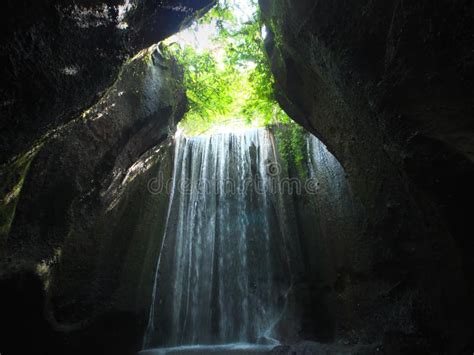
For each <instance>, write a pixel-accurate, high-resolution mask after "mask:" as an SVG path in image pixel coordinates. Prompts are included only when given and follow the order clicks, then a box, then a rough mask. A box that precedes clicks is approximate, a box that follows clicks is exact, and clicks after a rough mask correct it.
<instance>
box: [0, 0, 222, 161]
mask: <svg viewBox="0 0 474 355" xmlns="http://www.w3.org/2000/svg"><path fill="white" fill-rule="evenodd" d="M213 3H214V1H213V0H197V1H195V0H165V1H153V0H145V1H138V0H126V1H125V0H103V1H91V0H79V1H78V0H66V1H63V0H61V1H60V0H38V1H35V2H33V3H32V2H30V1H26V0H21V1H14V0H8V1H6V2H5V3H4V4H3V5H2V12H1V15H0V33H1V35H0V36H1V40H0V43H1V44H0V53H1V54H0V64H1V65H0V77H1V78H2V80H1V83H0V97H1V99H0V117H1V123H0V131H1V140H0V163H2V164H3V163H5V162H7V161H9V160H10V159H11V158H12V157H13V156H15V155H17V154H19V153H23V152H25V151H26V150H28V149H29V148H30V146H31V144H32V142H34V141H35V140H37V139H39V138H40V137H41V136H42V135H44V134H45V133H46V132H47V131H49V130H51V129H54V128H55V127H57V126H59V125H62V124H65V123H67V122H69V121H70V120H71V119H73V118H74V117H75V116H77V115H79V114H80V113H81V112H82V111H83V110H84V109H85V108H87V107H89V106H91V105H93V104H94V103H95V102H96V101H97V100H98V98H100V97H101V96H102V95H103V94H104V92H105V91H106V90H107V88H108V87H110V86H111V85H112V84H113V82H114V81H115V79H116V77H117V74H118V72H119V70H120V67H121V65H122V64H123V63H124V62H125V61H126V60H127V59H128V58H130V57H131V56H133V55H135V54H136V53H137V52H138V51H140V50H142V49H144V48H147V47H149V46H151V45H152V44H154V43H158V42H159V41H161V40H163V39H164V38H166V37H167V36H169V35H170V34H173V33H175V32H177V31H178V30H179V29H180V28H181V27H182V26H185V25H186V23H187V22H188V21H190V20H191V19H193V18H194V17H195V16H199V14H200V13H202V12H203V11H205V10H206V9H208V8H209V6H210V5H212V4H213Z"/></svg>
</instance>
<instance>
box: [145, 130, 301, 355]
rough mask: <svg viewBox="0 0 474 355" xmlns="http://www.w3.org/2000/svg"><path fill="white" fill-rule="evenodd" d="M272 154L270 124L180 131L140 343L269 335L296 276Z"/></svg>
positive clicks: (244, 340) (198, 342) (178, 343)
mask: <svg viewBox="0 0 474 355" xmlns="http://www.w3.org/2000/svg"><path fill="white" fill-rule="evenodd" d="M276 157H277V154H276V152H275V148H274V144H272V137H271V134H270V133H269V132H268V131H267V130H249V131H242V132H239V133H234V134H231V133H228V134H216V135H211V136H200V137H192V138H189V137H184V136H180V137H178V138H177V143H176V153H175V167H174V182H173V186H172V191H171V196H170V207H169V211H168V218H167V225H166V229H165V236H164V239H163V245H162V250H161V252H160V257H159V259H158V263H157V268H156V275H155V285H154V291H153V297H152V298H153V299H152V305H151V309H150V315H149V323H148V327H147V331H146V336H145V340H144V348H150V347H157V346H160V347H176V346H185V345H202V344H229V343H245V344H250V343H253V344H256V343H259V342H260V343H261V342H262V340H263V339H265V340H266V341H267V342H268V341H269V339H270V338H271V335H272V326H273V325H274V324H275V323H276V321H277V320H278V318H279V317H280V315H281V313H282V311H283V308H284V305H285V301H286V295H287V293H288V290H289V289H290V288H291V283H292V280H293V277H292V265H291V264H292V261H291V260H292V256H291V255H289V253H290V252H291V248H289V247H288V235H289V234H290V233H292V232H291V226H287V225H285V222H284V221H285V220H286V218H285V217H284V215H285V213H286V212H285V207H284V205H285V204H284V203H282V202H281V196H280V195H279V194H278V193H277V190H276V189H275V186H277V185H278V180H279V179H280V176H279V169H278V168H276V169H275V168H274V167H275V166H277V165H275V163H276ZM293 249H294V248H293Z"/></svg>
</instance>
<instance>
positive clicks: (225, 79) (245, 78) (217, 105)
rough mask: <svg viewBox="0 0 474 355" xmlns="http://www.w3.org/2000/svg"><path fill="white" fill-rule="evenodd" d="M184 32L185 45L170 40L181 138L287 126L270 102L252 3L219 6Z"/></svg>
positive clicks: (227, 1) (229, 1)
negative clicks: (181, 91)
mask: <svg viewBox="0 0 474 355" xmlns="http://www.w3.org/2000/svg"><path fill="white" fill-rule="evenodd" d="M200 28H201V29H200ZM186 31H187V33H185V34H181V38H188V41H186V40H185V41H180V39H179V36H178V37H177V38H173V39H172V40H171V43H172V44H171V50H172V51H173V53H174V54H175V56H176V57H177V58H178V60H179V61H180V62H181V64H182V65H183V67H184V68H185V85H186V88H187V95H188V99H189V104H190V110H189V112H188V113H187V115H186V117H185V118H184V120H183V122H182V124H181V127H182V128H183V129H184V131H185V132H186V133H187V134H201V133H205V132H208V131H210V130H212V129H213V128H215V127H222V126H236V127H245V126H253V127H264V126H267V125H270V124H273V123H277V122H280V123H281V122H282V123H289V122H290V120H289V118H288V117H287V116H286V114H285V113H284V112H283V111H282V110H281V108H280V107H279V105H278V104H277V102H276V100H275V98H274V96H273V85H274V82H273V77H272V75H271V73H270V69H269V67H270V66H269V63H268V59H267V57H266V55H265V53H264V50H263V41H264V30H263V28H262V22H261V20H260V13H259V11H258V6H257V4H256V0H247V1H242V0H240V1H236V0H221V1H219V2H218V4H217V5H216V7H215V8H213V9H212V10H211V11H210V12H209V13H208V14H207V15H206V16H204V17H203V18H202V19H200V20H198V21H197V22H196V23H195V24H193V25H192V26H191V28H190V29H187V30H186ZM199 37H203V38H199ZM189 39H191V40H189ZM199 42H203V43H204V44H205V45H202V43H199ZM200 44H201V45H200Z"/></svg>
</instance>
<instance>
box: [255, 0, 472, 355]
mask: <svg viewBox="0 0 474 355" xmlns="http://www.w3.org/2000/svg"><path fill="white" fill-rule="evenodd" d="M260 5H261V9H262V12H263V16H264V20H265V22H266V25H267V27H268V29H269V33H270V34H269V37H268V39H267V43H266V49H267V52H268V54H269V56H270V58H271V61H272V71H273V72H274V74H275V77H276V81H277V84H276V89H277V95H278V99H279V101H280V103H281V105H282V106H283V107H284V108H285V110H286V111H287V112H288V113H289V114H290V115H291V116H292V117H293V118H294V119H295V120H296V121H298V122H299V123H301V124H302V125H303V126H305V127H306V128H307V129H308V130H309V131H310V132H312V133H313V134H315V135H316V136H318V137H319V138H321V140H322V141H323V142H324V143H325V144H326V145H327V146H328V148H329V149H330V150H331V151H332V152H333V153H334V154H335V155H336V157H337V158H338V159H339V160H340V161H341V163H342V165H343V166H344V168H345V170H346V172H347V174H348V177H349V180H350V182H351V185H352V187H353V190H354V192H355V194H356V195H357V196H358V198H360V200H361V201H362V203H363V204H364V207H365V209H366V211H367V214H368V218H367V221H366V223H365V227H364V231H363V236H362V237H360V239H359V240H358V241H357V246H355V247H353V248H352V252H353V253H356V254H357V255H358V258H357V260H356V262H354V263H351V264H348V265H344V267H342V268H340V270H335V274H336V275H338V278H337V282H335V283H334V285H332V290H333V291H334V292H335V293H336V294H339V295H340V297H339V299H337V304H336V305H335V308H336V309H337V312H335V313H334V314H333V321H334V322H335V324H336V326H335V330H334V334H333V335H334V337H335V338H336V339H337V338H339V337H341V338H343V339H345V341H348V342H352V343H357V342H358V341H363V342H365V343H368V342H374V341H378V340H382V339H384V340H383V342H384V343H385V344H386V346H387V349H388V348H392V349H403V351H409V349H417V346H418V348H419V347H420V346H422V347H424V349H425V351H426V349H428V347H431V348H432V349H433V351H435V350H436V351H441V352H443V351H444V352H447V353H459V352H462V351H461V349H463V346H465V344H466V342H467V341H468V340H466V339H467V334H471V333H472V327H466V326H465V324H467V319H469V314H471V313H470V312H471V311H472V309H471V307H470V305H469V302H468V301H467V300H468V299H469V297H471V296H472V289H473V288H472V287H473V284H474V283H473V272H472V267H473V261H472V260H473V258H472V256H471V255H472V252H473V250H474V245H473V243H472V240H471V239H472V238H470V237H468V236H469V235H472V234H473V230H474V228H473V225H472V222H471V221H469V218H467V216H466V212H465V211H466V210H469V209H470V207H469V203H468V200H472V197H473V196H474V191H473V187H472V186H471V184H470V183H468V181H472V179H473V177H474V175H473V172H474V167H473V155H472V152H473V151H474V140H473V137H474V132H473V125H472V117H473V114H474V102H473V100H472V97H474V95H473V88H474V85H473V83H474V61H473V52H472V45H473V38H474V37H473V33H474V19H473V16H474V15H473V8H472V6H473V5H472V3H471V2H468V1H457V2H450V1H441V2H436V3H434V2H432V1H421V2H417V3H416V4H415V3H406V2H402V1H389V2H384V3H383V4H382V3H376V2H366V3H364V4H360V3H355V2H354V3H348V2H346V1H329V0H328V1H326V0H319V1H309V0H308V1H306V0H302V1H296V0H294V1H283V0H281V1H280V0H260ZM433 275H436V276H435V277H434V276H433ZM331 292H332V291H331ZM444 322H448V323H449V324H451V329H456V331H454V332H453V331H451V330H447V329H446V325H445V323H444ZM441 338H443V339H448V340H447V341H446V342H444V343H443V344H440V343H439V339H441ZM440 349H442V350H440ZM400 351H401V350H400ZM403 351H402V352H403ZM393 353H397V350H393Z"/></svg>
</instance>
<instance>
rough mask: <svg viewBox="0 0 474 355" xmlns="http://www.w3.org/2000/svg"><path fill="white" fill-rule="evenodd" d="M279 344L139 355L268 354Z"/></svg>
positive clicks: (165, 350)
mask: <svg viewBox="0 0 474 355" xmlns="http://www.w3.org/2000/svg"><path fill="white" fill-rule="evenodd" d="M277 345H279V343H275V344H272V345H258V344H247V343H233V344H221V345H189V346H176V347H169V348H158V349H149V350H143V351H141V352H140V353H139V355H171V354H173V355H185V354H194V355H205V354H213V355H244V354H269V353H270V352H271V350H272V349H273V348H275V346H277Z"/></svg>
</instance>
